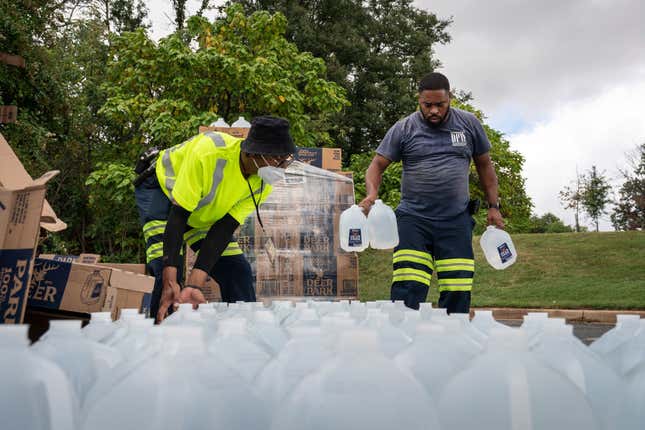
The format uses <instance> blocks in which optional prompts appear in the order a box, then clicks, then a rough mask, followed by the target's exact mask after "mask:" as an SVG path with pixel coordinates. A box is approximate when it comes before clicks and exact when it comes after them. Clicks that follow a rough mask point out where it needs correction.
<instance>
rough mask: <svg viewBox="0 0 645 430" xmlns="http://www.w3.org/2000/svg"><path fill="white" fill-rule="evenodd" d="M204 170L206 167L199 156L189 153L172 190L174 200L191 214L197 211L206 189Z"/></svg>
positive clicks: (192, 152)
mask: <svg viewBox="0 0 645 430" xmlns="http://www.w3.org/2000/svg"><path fill="white" fill-rule="evenodd" d="M203 170H204V167H203V165H202V160H201V158H200V157H199V155H198V154H196V153H195V151H190V152H188V153H187V154H186V158H185V159H184V161H183V163H182V164H181V169H180V170H179V174H178V175H177V179H176V181H175V185H174V187H173V188H172V192H171V195H172V198H173V200H174V201H175V202H177V204H178V205H179V206H181V207H182V208H184V209H186V210H187V211H189V212H192V211H194V210H195V208H196V207H197V204H198V203H199V201H200V200H201V198H202V195H203V189H204V182H203V180H204V179H203V178H204V175H203Z"/></svg>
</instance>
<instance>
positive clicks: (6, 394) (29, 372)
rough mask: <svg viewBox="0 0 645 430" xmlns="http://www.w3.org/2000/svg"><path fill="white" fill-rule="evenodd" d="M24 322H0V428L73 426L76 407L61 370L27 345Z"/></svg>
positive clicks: (48, 429)
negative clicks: (15, 323)
mask: <svg viewBox="0 0 645 430" xmlns="http://www.w3.org/2000/svg"><path fill="white" fill-rule="evenodd" d="M28 328H29V326H27V325H8V324H7V325H5V324H0V380H1V381H2V389H0V417H2V419H1V424H0V427H1V428H3V429H46V430H63V429H72V430H73V429H75V428H76V418H77V415H78V407H77V403H76V400H75V396H74V393H73V389H72V386H71V385H70V383H69V382H68V380H67V378H66V377H65V374H64V373H63V371H62V370H61V369H60V368H59V367H58V366H56V365H55V364H54V363H52V362H51V361H49V360H47V359H45V358H43V357H41V356H39V355H37V354H35V353H34V352H33V351H32V350H31V349H30V348H29V339H28V338H27V331H28Z"/></svg>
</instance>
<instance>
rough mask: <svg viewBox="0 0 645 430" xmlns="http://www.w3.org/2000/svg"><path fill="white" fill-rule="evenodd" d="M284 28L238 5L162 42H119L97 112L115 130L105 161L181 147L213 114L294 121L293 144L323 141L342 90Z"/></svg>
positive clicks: (139, 37) (139, 34)
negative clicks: (153, 148)
mask: <svg viewBox="0 0 645 430" xmlns="http://www.w3.org/2000/svg"><path fill="white" fill-rule="evenodd" d="M285 29H286V20H285V18H284V16H283V15H282V14H279V13H277V14H274V15H271V14H269V13H268V12H256V13H254V14H253V15H251V16H246V15H245V14H244V11H243V9H242V8H241V6H239V5H234V6H231V7H230V8H229V9H227V10H226V14H225V15H224V16H223V17H221V18H219V19H217V20H216V21H215V22H214V23H210V22H208V21H207V20H206V19H205V18H203V17H198V16H193V17H191V18H190V19H188V21H187V27H186V29H185V30H180V31H177V32H176V33H175V34H173V35H170V36H169V37H167V38H164V39H162V40H161V41H160V42H159V43H158V44H155V43H154V42H153V41H151V40H150V39H149V38H148V36H147V35H146V33H145V32H144V31H143V30H138V31H136V32H132V33H125V34H123V35H121V36H119V37H115V38H114V39H113V40H112V51H111V60H110V62H109V64H108V69H107V77H106V82H105V85H104V87H103V89H104V90H105V91H106V92H107V95H108V98H107V101H106V103H105V104H104V106H103V107H102V108H101V111H100V113H101V114H102V115H103V116H104V118H105V119H106V120H107V121H108V122H109V123H110V124H111V125H112V128H113V129H115V130H120V133H121V136H120V138H119V140H118V141H115V142H113V152H112V153H111V154H110V157H112V158H111V159H113V160H122V161H123V162H127V163H130V162H131V161H132V160H134V159H135V157H136V155H137V154H138V152H140V151H141V149H143V148H144V146H145V145H150V144H154V145H157V146H159V147H168V146H172V145H175V144H178V143H181V142H182V141H183V140H185V139H187V138H188V137H190V136H192V135H194V134H196V133H197V130H198V126H200V125H203V124H208V123H210V122H211V121H214V120H215V119H217V117H218V116H222V117H224V119H227V120H228V121H229V122H231V121H232V120H233V119H236V118H237V117H238V116H240V115H243V116H246V117H247V119H250V118H252V117H254V116H257V115H261V114H273V115H277V116H281V117H284V118H287V119H288V120H289V121H290V122H291V132H292V135H293V137H294V140H295V141H296V143H297V144H298V145H301V146H313V145H314V144H315V143H317V142H325V143H329V142H330V137H329V130H330V129H331V128H332V127H333V125H334V124H333V123H332V121H331V117H332V115H333V114H334V113H336V112H339V111H340V110H341V109H342V108H343V107H344V106H345V105H346V103H347V102H346V100H345V97H344V91H343V89H342V88H341V87H339V86H338V85H336V84H334V83H332V82H329V81H327V80H325V79H324V76H325V65H324V62H323V61H322V60H320V59H317V58H314V57H313V56H312V55H311V54H309V53H303V52H299V51H298V49H297V48H296V46H295V45H294V44H292V43H290V42H288V41H287V40H286V39H285V38H284V32H285ZM115 133H116V131H115Z"/></svg>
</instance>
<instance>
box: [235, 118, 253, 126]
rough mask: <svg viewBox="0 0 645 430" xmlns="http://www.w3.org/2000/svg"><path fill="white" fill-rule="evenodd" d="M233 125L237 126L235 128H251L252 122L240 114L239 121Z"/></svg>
mask: <svg viewBox="0 0 645 430" xmlns="http://www.w3.org/2000/svg"><path fill="white" fill-rule="evenodd" d="M231 127H235V128H251V123H250V122H248V121H247V120H245V119H244V117H243V116H240V117H238V118H237V121H235V122H234V123H233V124H231Z"/></svg>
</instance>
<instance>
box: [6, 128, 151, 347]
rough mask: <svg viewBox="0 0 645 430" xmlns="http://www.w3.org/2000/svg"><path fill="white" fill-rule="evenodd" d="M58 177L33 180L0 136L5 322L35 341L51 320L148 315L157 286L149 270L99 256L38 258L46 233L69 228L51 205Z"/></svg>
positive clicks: (50, 174) (54, 174) (47, 176)
mask: <svg viewBox="0 0 645 430" xmlns="http://www.w3.org/2000/svg"><path fill="white" fill-rule="evenodd" d="M57 174H58V171H51V172H47V173H45V174H44V175H43V176H41V177H40V178H38V179H36V180H32V178H31V176H30V175H29V174H28V173H27V171H26V170H25V168H24V167H23V165H22V163H21V162H20V160H19V159H18V157H17V156H16V154H15V153H14V151H13V150H12V149H11V147H10V146H9V144H8V143H7V141H6V140H5V139H4V137H3V136H2V135H1V134H0V282H1V284H0V323H6V324H9V323H13V324H19V323H22V322H25V323H29V324H31V325H32V328H31V329H30V337H31V338H32V340H33V339H34V338H37V337H38V336H39V335H40V334H42V332H44V331H45V330H46V329H47V325H48V323H47V321H48V320H49V319H58V318H81V319H87V318H89V313H91V312H111V313H112V316H113V318H115V319H116V318H117V316H118V314H119V311H120V309H122V308H133V307H134V308H139V309H141V310H142V311H143V312H145V310H146V308H147V307H148V305H149V301H150V296H151V293H152V289H153V286H154V278H152V277H150V276H145V275H144V274H143V272H144V269H143V267H144V266H143V265H101V264H100V263H99V256H97V255H94V254H83V255H81V256H55V255H39V256H38V257H36V250H37V245H38V240H39V238H40V233H41V228H42V229H43V230H46V231H49V232H57V231H61V230H63V229H65V228H66V227H67V225H66V224H65V223H64V222H63V221H61V220H60V219H58V217H57V216H56V213H55V212H54V210H53V209H52V208H51V206H50V205H49V204H48V203H47V200H45V192H46V187H47V182H48V181H50V180H51V179H52V178H54V177H55V176H56V175H57ZM136 272H138V273H136Z"/></svg>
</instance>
